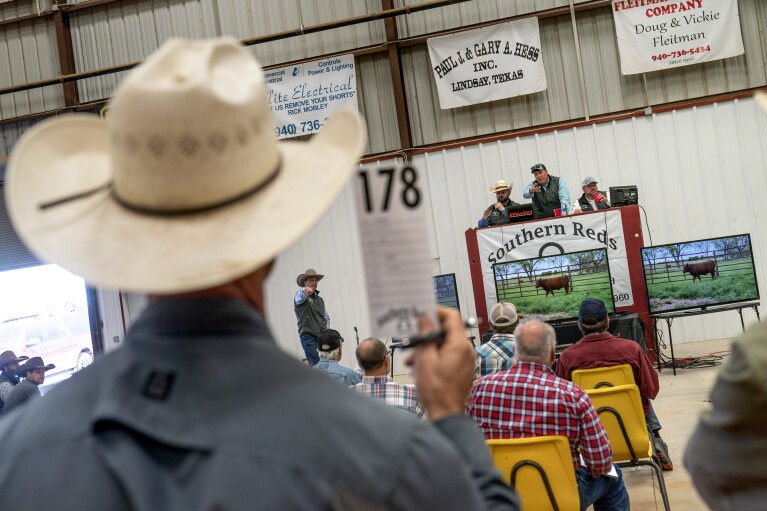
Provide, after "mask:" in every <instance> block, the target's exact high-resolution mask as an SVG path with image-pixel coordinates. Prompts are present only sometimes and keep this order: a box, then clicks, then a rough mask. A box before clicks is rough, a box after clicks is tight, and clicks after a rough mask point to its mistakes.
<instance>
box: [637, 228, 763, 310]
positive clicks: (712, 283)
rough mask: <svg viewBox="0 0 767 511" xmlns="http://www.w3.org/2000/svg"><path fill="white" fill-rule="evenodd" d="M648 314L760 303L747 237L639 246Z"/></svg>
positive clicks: (749, 239) (749, 242)
mask: <svg viewBox="0 0 767 511" xmlns="http://www.w3.org/2000/svg"><path fill="white" fill-rule="evenodd" d="M641 252H642V266H643V268H644V280H645V287H646V289H647V299H648V301H649V303H650V314H653V313H659V312H672V311H680V310H686V309H703V308H707V307H714V306H717V305H725V304H731V303H739V302H748V301H752V300H758V299H759V286H758V285H757V282H756V270H755V268H754V254H753V251H752V249H751V235H749V234H737V235H734V236H725V237H722V238H709V239H704V240H697V241H686V242H683V243H671V244H668V245H657V246H652V247H643V248H642V249H641Z"/></svg>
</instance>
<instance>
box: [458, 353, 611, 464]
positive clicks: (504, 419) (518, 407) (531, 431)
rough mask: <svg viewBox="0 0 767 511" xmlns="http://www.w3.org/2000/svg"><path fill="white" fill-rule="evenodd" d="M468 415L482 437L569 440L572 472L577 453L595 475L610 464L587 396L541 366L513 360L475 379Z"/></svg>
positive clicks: (604, 437) (603, 435) (601, 430)
mask: <svg viewBox="0 0 767 511" xmlns="http://www.w3.org/2000/svg"><path fill="white" fill-rule="evenodd" d="M467 413H468V414H469V415H470V416H471V417H473V418H474V420H475V421H476V422H477V424H478V425H479V427H480V428H482V431H483V432H484V433H485V438H487V439H494V438H530V437H537V436H546V435H562V436H566V437H567V438H568V439H569V440H570V454H571V455H572V458H573V466H574V467H575V468H576V469H577V468H578V466H580V464H581V463H580V459H579V457H578V451H579V449H580V453H581V454H582V455H583V460H584V462H585V464H586V466H587V467H588V468H589V470H590V472H591V474H592V475H593V476H595V477H596V476H599V475H601V474H605V473H607V472H608V471H609V470H610V467H611V465H612V449H611V448H610V442H609V441H608V439H607V433H605V430H604V428H603V427H602V422H601V421H600V420H599V417H598V416H597V412H596V410H594V405H592V404H591V400H590V399H589V397H588V395H587V394H586V392H585V391H584V390H583V389H582V388H580V387H579V386H577V385H575V384H574V383H573V382H570V381H567V380H563V379H562V378H559V377H557V376H556V375H555V374H554V373H553V372H552V371H551V369H549V368H548V367H546V366H545V365H543V364H538V363H535V362H517V363H516V364H514V366H513V367H512V368H511V369H509V370H508V371H501V372H499V373H494V374H491V375H490V376H486V377H484V378H482V379H480V380H479V381H478V382H477V383H476V384H475V385H474V387H472V389H471V394H470V395H469V406H468V408H467Z"/></svg>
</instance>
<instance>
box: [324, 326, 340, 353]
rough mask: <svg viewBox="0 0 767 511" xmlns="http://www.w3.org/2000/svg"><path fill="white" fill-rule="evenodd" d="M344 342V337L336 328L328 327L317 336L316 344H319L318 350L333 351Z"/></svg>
mask: <svg viewBox="0 0 767 511" xmlns="http://www.w3.org/2000/svg"><path fill="white" fill-rule="evenodd" d="M342 342H344V338H343V337H341V334H339V333H338V330H332V329H330V328H328V329H327V330H325V331H324V332H322V333H321V334H320V336H319V337H318V338H317V344H319V350H320V351H333V350H334V349H336V348H338V347H339V346H341V343H342Z"/></svg>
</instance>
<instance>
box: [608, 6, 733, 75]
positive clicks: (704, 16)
mask: <svg viewBox="0 0 767 511" xmlns="http://www.w3.org/2000/svg"><path fill="white" fill-rule="evenodd" d="M613 17H614V18H615V31H616V33H617V36H618V50H619V51H620V55H621V71H622V73H623V74H624V75H632V74H636V73H645V72H648V71H659V70H661V69H670V68H674V67H679V66H688V65H690V64H699V63H701V62H708V61H711V60H719V59H725V58H727V57H734V56H736V55H741V54H743V51H744V50H743V38H742V37H741V35H740V20H739V16H738V1H737V0H685V1H670V0H613Z"/></svg>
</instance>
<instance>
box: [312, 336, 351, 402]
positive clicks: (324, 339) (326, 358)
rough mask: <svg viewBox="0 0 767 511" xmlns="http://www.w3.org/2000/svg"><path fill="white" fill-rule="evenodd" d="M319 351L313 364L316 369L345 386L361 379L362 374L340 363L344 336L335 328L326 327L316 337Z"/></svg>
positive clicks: (349, 385)
mask: <svg viewBox="0 0 767 511" xmlns="http://www.w3.org/2000/svg"><path fill="white" fill-rule="evenodd" d="M317 341H318V344H319V346H318V349H319V353H320V361H319V363H317V365H316V366H314V368H315V369H317V370H318V371H322V372H323V373H325V374H327V375H328V376H330V377H331V378H332V379H334V380H335V381H337V382H338V383H343V384H344V385H346V386H347V387H351V386H352V385H356V384H358V383H359V382H361V381H362V375H361V374H360V373H358V372H357V371H355V370H353V369H349V368H348V367H346V366H343V365H341V364H340V361H341V357H343V354H344V352H343V349H344V348H343V344H344V338H343V337H341V334H340V333H338V331H337V330H333V329H332V328H328V329H327V330H325V331H324V332H322V333H321V334H320V336H319V338H318V339H317Z"/></svg>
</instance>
